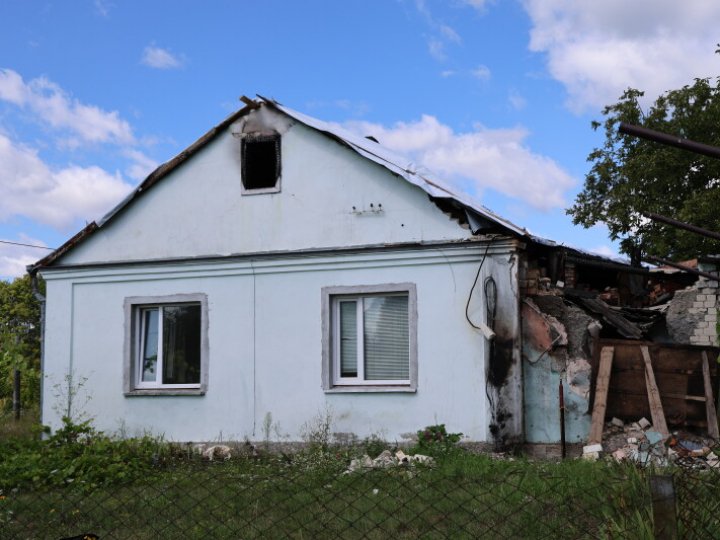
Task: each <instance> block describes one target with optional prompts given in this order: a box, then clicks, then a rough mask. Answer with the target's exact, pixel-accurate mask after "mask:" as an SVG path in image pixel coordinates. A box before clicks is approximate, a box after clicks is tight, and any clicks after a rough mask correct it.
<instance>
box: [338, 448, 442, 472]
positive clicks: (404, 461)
mask: <svg viewBox="0 0 720 540" xmlns="http://www.w3.org/2000/svg"><path fill="white" fill-rule="evenodd" d="M416 463H421V464H423V465H434V464H435V460H434V459H433V458H432V457H430V456H425V455H422V454H415V455H410V454H406V453H405V452H403V451H402V450H398V451H396V452H395V453H394V454H393V453H392V452H391V451H390V450H383V451H382V452H381V453H380V455H378V457H376V458H375V459H372V458H371V457H370V456H368V455H367V454H365V455H364V456H362V457H360V458H356V459H353V460H352V461H350V465H349V466H348V468H347V470H346V471H345V474H350V473H352V472H355V471H357V470H362V469H387V468H389V467H402V466H413V465H415V464H416Z"/></svg>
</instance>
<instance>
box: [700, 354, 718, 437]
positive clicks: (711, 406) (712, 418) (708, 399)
mask: <svg viewBox="0 0 720 540" xmlns="http://www.w3.org/2000/svg"><path fill="white" fill-rule="evenodd" d="M702 359H703V362H702V371H703V382H704V383H705V412H706V413H707V422H708V435H710V437H712V438H713V439H715V440H717V439H718V438H720V433H718V421H717V412H716V411H715V400H714V398H713V391H712V382H711V380H710V361H709V360H708V355H707V352H706V351H703V352H702Z"/></svg>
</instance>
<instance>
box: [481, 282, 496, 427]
mask: <svg viewBox="0 0 720 540" xmlns="http://www.w3.org/2000/svg"><path fill="white" fill-rule="evenodd" d="M483 293H484V296H485V322H486V324H487V326H488V327H490V330H492V331H493V333H494V332H495V317H496V315H497V285H496V284H495V280H494V279H493V278H492V276H490V277H488V278H486V279H485V284H484V286H483ZM494 357H495V340H494V339H493V340H490V342H489V343H488V358H489V363H488V365H489V369H488V370H487V371H486V373H485V396H486V397H487V400H488V403H490V415H491V417H492V423H491V424H490V425H491V426H495V425H497V415H496V410H495V398H494V397H493V394H492V392H490V373H489V370H490V369H492V361H493V358H494Z"/></svg>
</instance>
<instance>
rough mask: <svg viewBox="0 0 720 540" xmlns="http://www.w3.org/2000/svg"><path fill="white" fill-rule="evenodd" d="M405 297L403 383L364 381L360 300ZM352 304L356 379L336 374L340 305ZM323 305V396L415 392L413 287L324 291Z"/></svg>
mask: <svg viewBox="0 0 720 540" xmlns="http://www.w3.org/2000/svg"><path fill="white" fill-rule="evenodd" d="M373 296H405V297H407V299H408V339H409V344H408V352H409V354H408V356H409V358H408V362H409V366H408V368H409V369H408V372H409V378H408V379H405V380H398V379H389V380H366V379H365V377H364V361H363V359H364V356H365V355H364V350H363V348H364V343H363V342H364V340H363V339H362V336H363V333H364V321H363V303H362V300H363V299H364V298H368V297H373ZM344 301H355V302H356V309H357V317H356V321H357V322H356V324H357V336H358V340H357V357H358V361H357V377H341V376H340V373H341V370H340V339H339V336H340V304H341V303H342V302H344ZM322 302H323V310H322V315H323V387H324V389H325V391H326V392H393V391H395V392H415V391H416V389H417V293H416V288H415V284H413V283H388V284H381V285H359V286H349V287H347V286H346V287H324V288H323V289H322Z"/></svg>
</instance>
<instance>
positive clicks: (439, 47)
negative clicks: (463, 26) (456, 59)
mask: <svg viewBox="0 0 720 540" xmlns="http://www.w3.org/2000/svg"><path fill="white" fill-rule="evenodd" d="M428 51H429V52H430V56H432V57H433V58H434V59H435V60H440V61H442V60H445V59H446V58H447V55H446V54H445V44H444V43H443V42H442V41H440V40H439V39H436V38H430V39H429V40H428Z"/></svg>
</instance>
